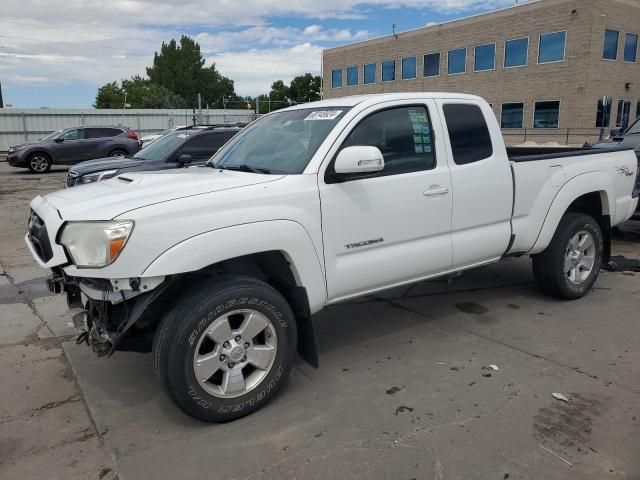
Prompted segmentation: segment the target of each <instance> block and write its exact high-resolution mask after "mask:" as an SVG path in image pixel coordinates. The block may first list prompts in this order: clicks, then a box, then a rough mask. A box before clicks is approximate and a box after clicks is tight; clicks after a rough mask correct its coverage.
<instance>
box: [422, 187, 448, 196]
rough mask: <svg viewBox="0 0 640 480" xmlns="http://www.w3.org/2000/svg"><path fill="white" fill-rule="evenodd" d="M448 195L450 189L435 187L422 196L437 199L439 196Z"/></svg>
mask: <svg viewBox="0 0 640 480" xmlns="http://www.w3.org/2000/svg"><path fill="white" fill-rule="evenodd" d="M447 193H449V189H448V188H447V187H438V186H434V187H432V188H430V189H429V190H427V191H425V192H422V195H424V196H425V197H435V196H437V195H445V194H447Z"/></svg>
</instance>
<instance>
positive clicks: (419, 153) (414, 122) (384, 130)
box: [342, 106, 435, 176]
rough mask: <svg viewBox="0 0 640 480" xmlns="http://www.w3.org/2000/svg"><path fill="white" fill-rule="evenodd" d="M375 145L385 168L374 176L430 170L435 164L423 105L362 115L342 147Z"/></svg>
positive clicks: (430, 134)
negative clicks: (381, 156) (360, 120)
mask: <svg viewBox="0 0 640 480" xmlns="http://www.w3.org/2000/svg"><path fill="white" fill-rule="evenodd" d="M353 146H370V147H378V148H379V149H380V151H381V152H382V155H383V157H384V170H382V171H381V172H379V173H378V174H377V176H383V175H396V174H399V173H408V172H417V171H420V170H429V169H432V168H434V167H435V152H434V149H433V135H432V130H431V121H430V119H429V114H428V112H427V109H426V108H425V107H422V106H415V107H399V108H391V109H389V110H383V111H381V112H378V113H374V114H373V115H370V116H369V117H367V118H365V119H364V120H363V121H362V122H360V124H358V126H356V127H355V128H354V129H353V131H352V132H351V133H350V134H349V136H348V137H347V139H346V140H345V141H344V143H343V144H342V147H343V148H344V147H353Z"/></svg>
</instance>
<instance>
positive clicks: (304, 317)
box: [290, 287, 320, 368]
mask: <svg viewBox="0 0 640 480" xmlns="http://www.w3.org/2000/svg"><path fill="white" fill-rule="evenodd" d="M290 295H291V300H292V302H291V303H292V305H291V307H292V308H293V313H294V315H295V317H296V324H297V327H298V355H300V357H301V358H302V359H303V360H304V361H305V362H307V363H308V364H309V365H311V366H312V367H315V368H318V367H319V366H320V359H319V358H318V344H317V342H316V329H315V327H314V326H313V320H312V319H311V312H310V311H309V297H308V296H307V290H306V289H305V288H304V287H295V288H293V289H291V290H290Z"/></svg>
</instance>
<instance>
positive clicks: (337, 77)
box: [331, 68, 342, 88]
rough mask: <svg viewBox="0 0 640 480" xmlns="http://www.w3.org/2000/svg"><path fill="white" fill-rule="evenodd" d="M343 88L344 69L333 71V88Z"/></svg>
mask: <svg viewBox="0 0 640 480" xmlns="http://www.w3.org/2000/svg"><path fill="white" fill-rule="evenodd" d="M340 87H342V69H341V68H339V69H336V70H331V88H340Z"/></svg>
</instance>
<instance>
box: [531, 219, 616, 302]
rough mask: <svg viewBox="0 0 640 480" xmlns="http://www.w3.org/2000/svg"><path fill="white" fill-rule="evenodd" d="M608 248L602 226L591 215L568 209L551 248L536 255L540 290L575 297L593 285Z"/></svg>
mask: <svg viewBox="0 0 640 480" xmlns="http://www.w3.org/2000/svg"><path fill="white" fill-rule="evenodd" d="M603 250H604V240H603V237H602V230H601V228H600V225H598V222H596V221H595V220H594V219H593V218H592V217H590V216H589V215H584V214H581V213H567V214H566V215H565V216H564V217H563V218H562V220H561V221H560V225H558V229H557V230H556V233H555V234H554V236H553V238H552V240H551V243H550V244H549V246H548V247H547V249H546V250H545V251H544V252H542V253H540V254H538V255H534V256H533V275H534V277H535V280H536V283H537V285H538V287H539V288H540V290H542V291H543V292H544V293H546V294H547V295H551V296H552V297H556V298H560V299H565V300H574V299H577V298H581V297H583V296H584V295H585V294H586V293H587V292H588V291H589V290H590V289H591V287H592V286H593V284H594V283H595V281H596V279H597V278H598V273H599V272H600V264H601V263H602V256H603Z"/></svg>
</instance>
